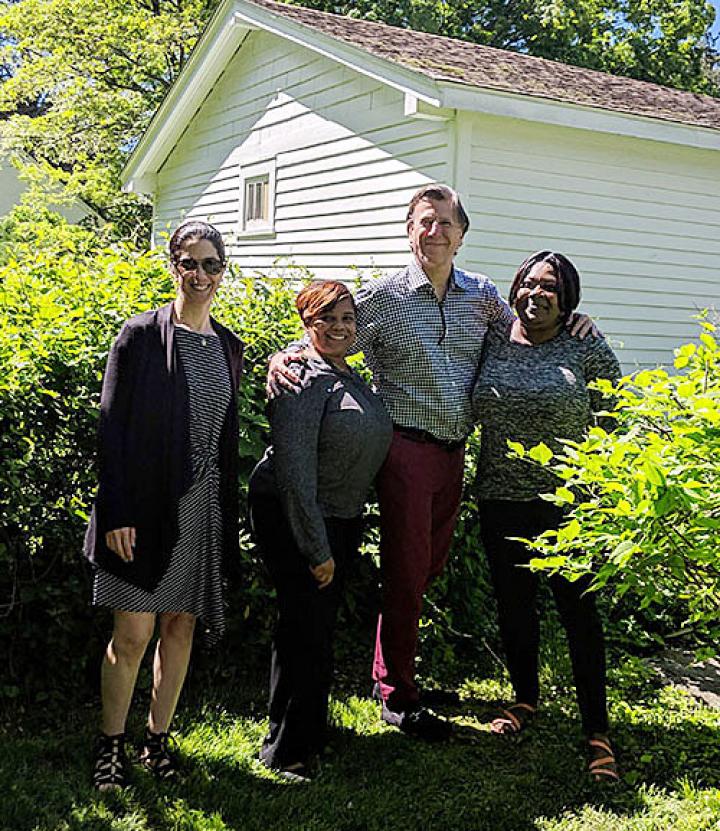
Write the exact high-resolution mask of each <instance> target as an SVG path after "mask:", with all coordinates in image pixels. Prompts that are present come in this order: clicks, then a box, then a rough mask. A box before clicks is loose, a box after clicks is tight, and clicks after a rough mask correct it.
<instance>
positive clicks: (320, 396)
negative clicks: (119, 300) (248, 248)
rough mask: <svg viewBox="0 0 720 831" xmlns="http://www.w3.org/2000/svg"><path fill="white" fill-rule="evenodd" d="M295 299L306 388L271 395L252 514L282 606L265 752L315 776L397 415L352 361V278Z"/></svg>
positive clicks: (277, 763)
mask: <svg viewBox="0 0 720 831" xmlns="http://www.w3.org/2000/svg"><path fill="white" fill-rule="evenodd" d="M296 305H297V309H298V312H299V314H300V317H301V319H302V321H303V324H304V326H305V331H306V334H307V337H308V339H309V346H308V348H307V354H306V357H307V370H306V372H305V374H304V377H303V380H302V381H301V389H300V392H299V394H294V393H281V394H280V396H279V397H277V398H275V399H273V401H271V403H270V410H269V415H270V427H271V431H272V444H271V446H270V447H269V448H268V450H267V452H266V453H265V456H264V457H263V459H262V460H261V461H260V463H259V464H258V466H257V467H256V468H255V470H254V471H253V474H252V476H251V478H250V516H251V521H252V526H253V531H254V534H255V537H256V539H257V542H258V544H259V546H260V548H261V549H262V553H263V557H264V559H265V563H266V565H267V567H268V570H269V572H270V575H271V577H272V579H273V582H274V583H275V587H276V590H277V599H278V610H279V615H278V623H277V628H276V630H275V637H274V640H273V646H272V668H271V675H270V730H269V733H268V735H267V737H266V738H265V741H264V744H263V748H262V751H261V754H260V758H261V759H262V761H263V762H264V763H265V764H266V765H267V766H268V767H270V768H272V769H274V770H278V771H281V772H283V773H284V774H285V775H287V776H289V777H292V778H308V776H309V774H310V764H311V762H312V760H313V757H314V756H315V755H316V754H317V753H319V752H320V751H321V750H322V749H323V747H324V744H325V733H326V727H327V709H328V696H329V692H330V685H331V681H332V663H333V632H334V626H335V617H336V613H337V607H338V602H339V599H340V596H341V592H342V586H343V582H344V578H345V573H346V570H347V566H348V561H349V560H350V559H351V558H352V557H353V556H354V555H355V554H356V553H357V550H358V547H359V544H360V537H361V533H362V513H363V509H364V506H365V500H366V498H367V493H368V490H369V489H370V486H371V484H372V482H373V480H374V478H375V474H376V473H377V471H378V470H379V468H380V466H381V464H382V463H383V461H384V459H385V455H386V453H387V450H388V447H389V445H390V439H391V436H392V424H391V422H390V417H389V416H388V414H387V412H386V411H385V408H384V406H383V404H382V402H381V400H380V398H379V397H378V396H377V395H375V393H374V392H373V391H372V390H371V389H370V388H369V387H368V386H367V384H366V383H365V382H364V381H363V380H362V378H361V377H360V376H359V375H358V374H357V373H356V372H355V371H354V370H352V369H351V368H350V367H349V366H348V364H347V363H346V361H345V356H346V355H347V352H348V350H349V349H350V347H351V346H352V345H353V343H354V342H355V303H354V301H353V297H352V295H351V294H350V291H349V290H348V288H347V287H346V286H345V285H343V284H342V283H339V282H336V281H327V282H320V281H318V282H314V283H311V284H310V285H309V286H307V287H306V288H304V289H303V290H302V291H301V292H300V293H299V294H298V297H297V301H296Z"/></svg>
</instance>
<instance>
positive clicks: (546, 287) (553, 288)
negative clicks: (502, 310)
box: [518, 278, 560, 294]
mask: <svg viewBox="0 0 720 831" xmlns="http://www.w3.org/2000/svg"><path fill="white" fill-rule="evenodd" d="M537 288H539V289H540V290H541V291H544V292H546V293H547V294H557V293H558V292H559V291H560V286H559V285H558V284H557V283H554V282H553V283H551V282H550V281H549V280H540V281H539V282H538V281H535V280H528V279H527V278H526V279H524V280H523V281H522V282H521V283H520V285H519V286H518V291H519V290H520V289H524V290H525V291H534V290H535V289H537Z"/></svg>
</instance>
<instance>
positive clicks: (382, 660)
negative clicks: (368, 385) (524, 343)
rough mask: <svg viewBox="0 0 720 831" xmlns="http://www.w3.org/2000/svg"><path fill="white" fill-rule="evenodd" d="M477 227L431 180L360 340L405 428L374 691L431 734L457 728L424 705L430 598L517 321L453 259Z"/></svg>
mask: <svg viewBox="0 0 720 831" xmlns="http://www.w3.org/2000/svg"><path fill="white" fill-rule="evenodd" d="M469 224H470V223H469V219H468V216H467V214H466V212H465V210H464V208H463V206H462V204H461V202H460V199H459V198H458V195H457V193H456V192H455V191H454V190H452V189H451V188H449V187H446V186H444V185H429V186H426V187H423V188H421V189H420V190H419V191H417V192H416V193H415V195H414V196H413V198H412V199H411V200H410V204H409V206H408V213H407V233H408V238H409V241H410V248H411V249H412V252H413V254H414V257H413V259H412V261H411V263H410V265H408V267H407V268H405V269H403V270H402V271H400V272H398V273H397V274H394V275H392V276H390V277H385V278H381V279H379V280H372V281H370V283H368V284H367V285H366V286H365V287H363V288H362V289H361V291H360V292H359V293H358V296H357V298H356V302H357V315H358V346H359V348H360V349H362V350H363V352H364V353H365V359H366V361H367V364H368V366H369V367H370V369H371V370H372V374H373V379H374V381H375V384H376V386H377V389H378V392H379V393H380V395H381V397H382V400H383V402H384V404H385V406H386V407H387V409H388V411H389V413H390V415H391V417H392V420H393V423H394V425H395V430H394V435H393V441H392V445H391V447H390V451H389V453H388V457H387V460H386V462H385V464H384V466H383V468H382V470H381V472H380V474H379V475H378V479H377V493H378V501H379V505H380V532H381V536H380V559H381V569H382V611H381V614H380V617H379V620H378V629H377V639H376V644H375V660H374V663H373V678H374V679H375V682H376V683H375V688H374V692H375V695H376V696H377V697H378V698H381V699H382V702H383V718H384V720H385V721H387V722H388V723H390V724H393V725H395V726H397V727H399V728H400V729H401V730H403V731H404V732H407V733H412V734H414V735H418V736H419V737H421V738H425V739H429V740H433V739H435V740H439V739H444V738H446V737H447V736H448V735H449V733H450V725H449V723H448V722H447V721H444V720H442V719H439V718H438V717H437V716H435V715H433V714H432V713H431V712H429V711H428V710H426V709H424V708H423V707H421V706H420V704H419V701H418V699H419V695H418V689H417V686H416V684H415V666H414V665H415V654H416V649H417V636H418V621H419V619H420V612H421V607H422V598H423V595H424V593H425V592H426V591H427V589H428V587H429V586H430V584H431V582H432V581H433V579H434V578H435V577H437V576H438V575H439V574H440V573H441V572H442V570H443V568H444V566H445V563H446V562H447V558H448V552H449V550H450V543H451V541H452V534H453V530H454V528H455V521H456V519H457V514H458V508H459V505H460V497H461V495H462V485H463V471H464V445H465V439H466V437H467V436H468V434H469V433H470V432H471V430H472V428H473V422H472V413H471V406H470V397H471V393H472V388H473V385H474V382H475V378H476V375H477V371H478V366H479V363H480V355H481V352H482V346H483V341H484V339H485V333H486V332H487V330H488V327H489V326H491V325H493V324H494V323H498V324H499V325H504V324H506V323H507V321H508V320H511V319H512V317H513V315H512V312H511V311H510V308H509V307H508V305H507V303H505V301H504V300H503V299H502V298H501V297H500V295H499V293H498V290H497V288H496V287H495V286H494V285H493V283H492V282H491V281H490V280H489V279H488V278H487V277H484V276H482V275H478V274H467V273H465V272H464V271H461V270H460V269H459V268H456V267H455V266H454V265H453V259H454V257H455V254H456V253H457V251H458V249H459V248H460V246H461V245H462V242H463V238H464V236H465V233H466V231H467V229H468V226H469Z"/></svg>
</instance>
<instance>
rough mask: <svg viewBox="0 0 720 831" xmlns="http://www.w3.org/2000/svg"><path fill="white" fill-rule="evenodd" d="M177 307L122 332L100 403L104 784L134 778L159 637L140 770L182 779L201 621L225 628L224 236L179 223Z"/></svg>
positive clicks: (91, 547) (227, 401) (211, 633)
mask: <svg viewBox="0 0 720 831" xmlns="http://www.w3.org/2000/svg"><path fill="white" fill-rule="evenodd" d="M169 249H170V271H171V273H172V276H173V278H174V281H175V286H176V295H175V299H174V300H173V301H172V302H171V303H170V304H168V305H167V306H164V307H163V308H161V309H157V310H155V311H150V312H145V313H143V314H139V315H137V316H135V317H133V318H131V319H130V320H128V321H127V322H126V323H125V325H124V326H123V327H122V329H121V331H120V334H119V335H118V337H117V339H116V340H115V342H114V344H113V346H112V348H111V350H110V354H109V357H108V362H107V368H106V371H105V377H104V381H103V389H102V397H101V402H100V427H99V454H98V455H99V487H98V493H97V499H96V502H95V507H94V509H93V512H92V516H91V519H90V523H89V526H88V531H87V534H86V539H85V554H86V556H87V557H88V559H89V560H90V561H91V562H92V564H93V566H94V585H93V604H94V605H96V606H101V607H105V608H110V609H112V610H113V617H114V625H113V634H112V639H111V640H110V643H109V644H108V647H107V650H106V652H105V655H104V658H103V663H102V671H101V692H102V731H101V733H100V735H99V737H98V740H97V746H96V752H95V766H94V771H93V782H94V785H95V787H96V788H98V789H100V790H108V789H112V788H122V787H124V786H125V785H126V784H127V782H128V775H129V765H128V759H127V756H126V752H125V722H126V718H127V713H128V709H129V706H130V701H131V698H132V694H133V689H134V687H135V681H136V678H137V673H138V668H139V665H140V661H141V660H142V657H143V655H144V654H145V650H146V648H147V646H148V644H149V643H150V640H151V638H152V636H153V633H154V630H155V626H156V623H157V625H158V639H157V643H156V646H155V657H154V664H153V688H152V700H151V704H150V712H149V716H148V723H147V730H146V732H145V738H144V740H143V743H142V746H141V749H140V756H139V761H140V763H141V764H142V765H143V766H144V767H146V768H147V769H148V770H150V771H151V772H152V773H153V774H154V775H155V776H157V777H158V778H161V779H168V778H171V777H173V776H175V775H176V773H177V763H176V760H175V758H174V756H173V754H172V753H171V752H170V750H169V748H168V730H169V727H170V722H171V719H172V717H173V713H174V711H175V707H176V704H177V701H178V697H179V695H180V690H181V688H182V685H183V682H184V680H185V674H186V672H187V667H188V661H189V658H190V651H191V648H192V642H193V632H194V629H195V622H196V620H197V619H198V618H199V619H200V621H201V624H202V628H203V630H204V633H205V635H206V639H207V641H208V642H210V643H213V642H215V641H216V640H217V639H218V638H219V637H220V635H221V633H222V631H223V629H224V617H223V602H222V587H221V561H222V559H223V558H224V557H228V556H232V555H234V554H235V553H236V551H237V546H238V493H237V448H238V416H237V389H238V384H239V381H240V374H241V371H242V351H243V350H242V343H241V342H240V341H239V340H238V338H237V337H236V336H235V335H234V334H233V333H232V332H230V331H229V330H228V329H226V328H225V327H224V326H222V325H221V324H220V323H218V322H217V321H216V320H214V319H213V318H212V317H210V308H211V306H212V302H213V299H214V297H215V293H216V292H217V289H218V286H219V284H220V281H221V279H222V276H223V273H224V271H225V247H224V245H223V240H222V237H221V236H220V233H219V232H218V231H217V230H216V229H215V228H213V227H212V226H211V225H208V224H207V223H204V222H197V221H191V222H187V223H185V224H183V225H181V226H180V227H179V228H178V229H177V230H176V231H175V233H174V234H173V235H172V237H171V239H170V244H169Z"/></svg>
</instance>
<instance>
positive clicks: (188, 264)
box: [175, 257, 225, 277]
mask: <svg viewBox="0 0 720 831" xmlns="http://www.w3.org/2000/svg"><path fill="white" fill-rule="evenodd" d="M175 266H176V267H177V268H178V269H179V270H180V271H183V272H186V273H187V272H190V271H197V270H198V268H200V267H202V270H203V271H204V272H205V274H209V275H210V276H211V277H214V276H215V275H216V274H220V272H221V271H222V270H223V269H224V268H225V263H224V262H223V261H222V260H218V259H217V258H216V257H206V258H205V259H204V260H200V261H199V262H198V260H194V259H193V258H192V257H183V258H182V259H180V260H176V261H175Z"/></svg>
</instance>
